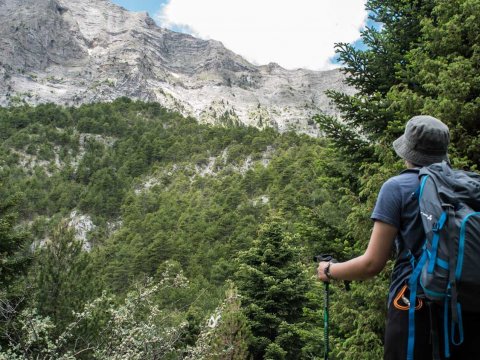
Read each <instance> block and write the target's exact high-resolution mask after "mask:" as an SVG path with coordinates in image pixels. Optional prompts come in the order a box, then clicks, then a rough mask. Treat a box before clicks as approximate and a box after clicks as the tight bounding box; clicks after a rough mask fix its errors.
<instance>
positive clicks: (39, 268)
mask: <svg viewBox="0 0 480 360" xmlns="http://www.w3.org/2000/svg"><path fill="white" fill-rule="evenodd" d="M367 9H368V10H369V13H370V17H371V19H372V21H374V22H376V23H377V24H380V25H381V26H375V27H367V28H366V29H365V30H364V31H363V32H362V41H363V42H364V44H365V45H366V46H365V49H364V50H359V49H357V48H355V47H353V46H352V45H350V44H337V56H338V58H339V61H340V62H341V63H342V64H343V67H342V68H341V70H342V71H343V72H344V73H345V74H346V81H347V82H348V84H350V85H351V86H354V87H355V88H356V90H357V92H356V93H355V95H352V96H347V95H345V94H342V93H338V92H335V91H330V92H329V93H328V95H329V97H330V98H331V101H332V103H333V104H335V106H336V107H337V108H338V110H339V112H340V118H335V117H331V116H327V115H324V114H318V115H317V116H316V117H315V118H314V120H315V121H316V123H317V124H318V126H319V127H320V128H321V129H322V133H323V134H324V136H322V137H320V138H318V139H317V138H312V137H308V136H306V135H299V134H295V133H293V132H285V133H282V134H280V133H277V132H276V131H274V130H273V129H265V130H258V129H255V128H251V127H242V126H224V127H220V126H209V125H203V124H199V123H198V122H197V121H196V120H195V119H193V118H186V117H183V116H181V115H180V114H178V113H175V112H170V111H168V110H166V109H164V108H162V107H161V106H160V105H159V104H156V103H146V102H140V101H135V100H131V99H128V98H120V99H117V100H115V101H113V102H111V103H93V104H85V105H81V106H79V107H66V106H61V105H54V104H42V105H38V106H35V107H33V106H29V105H27V104H17V105H16V106H12V107H8V108H0V138H1V143H0V259H1V261H0V311H1V312H0V315H1V316H0V359H315V358H317V359H319V358H323V352H324V342H323V331H324V329H323V315H322V311H323V308H322V306H323V286H322V284H321V283H319V282H318V281H316V279H315V263H314V262H313V256H314V255H316V254H319V253H332V254H335V256H336V257H337V258H338V259H339V260H346V259H349V258H352V257H354V256H356V255H360V254H362V253H363V251H364V250H365V248H366V245H367V243H368V240H369V237H370V231H371V227H372V223H371V220H370V213H371V211H372V209H373V206H374V204H375V199H376V196H377V193H378V190H379V189H380V186H381V185H382V183H383V182H384V181H385V180H386V179H388V178H389V177H390V176H392V175H395V174H397V173H399V172H400V171H401V170H402V168H403V163H402V161H400V159H398V158H397V157H396V155H395V154H394V152H393V149H392V146H391V143H392V141H393V140H394V139H396V138H397V137H398V136H399V135H401V134H402V133H403V129H404V125H405V123H406V122H407V120H408V119H409V118H411V117H412V116H414V115H418V114H429V115H432V116H435V117H437V118H439V119H441V120H442V121H444V122H445V123H446V124H447V125H448V126H449V127H450V131H451V145H450V151H449V157H450V160H451V162H452V165H453V166H454V167H456V168H466V169H467V168H468V169H470V170H472V171H478V166H479V165H480V155H479V154H480V153H479V152H478V148H479V145H480V136H479V133H480V123H479V118H480V71H479V70H480V69H479V68H480V1H479V0H453V1H451V0H450V1H446V0H423V1H419V0H415V1H414V0H405V1H394V0H387V1H379V0H368V1H367ZM393 255H394V254H392V261H390V262H389V263H388V265H387V267H386V269H385V270H384V271H383V272H382V273H381V274H380V275H379V276H377V277H376V278H374V279H372V280H368V281H363V282H354V283H352V284H351V290H350V291H345V288H344V285H343V284H342V283H340V282H337V283H332V285H331V291H332V295H331V296H332V297H331V314H330V315H331V318H330V346H331V349H330V350H331V353H330V358H332V359H374V360H375V359H381V358H382V356H383V332H384V322H385V312H386V296H387V292H388V284H389V277H390V271H391V268H392V264H393V259H394V257H393Z"/></svg>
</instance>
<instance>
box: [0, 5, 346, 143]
mask: <svg viewBox="0 0 480 360" xmlns="http://www.w3.org/2000/svg"><path fill="white" fill-rule="evenodd" d="M0 35H1V36H0V50H1V51H0V105H3V106H6V105H9V104H15V103H18V102H23V101H25V102H28V103H31V104H37V103H42V102H54V103H59V104H67V105H79V104H82V103H86V102H93V101H111V100H113V99H115V98H118V97H121V96H127V97H130V98H133V99H141V100H148V101H156V102H159V103H161V104H162V105H163V106H165V107H167V108H169V109H173V110H177V111H180V112H181V113H182V114H184V115H192V116H194V117H196V118H197V119H199V121H201V122H205V123H214V124H246V125H252V126H256V127H259V128H263V127H266V126H271V127H275V128H277V129H278V130H280V131H285V130H288V129H293V130H296V131H298V132H304V133H308V134H311V135H317V134H318V130H317V129H316V127H315V124H313V123H312V122H311V120H310V119H311V116H312V115H314V114H317V113H319V112H326V113H335V109H334V108H333V107H332V106H331V105H330V104H329V100H328V98H327V97H326V96H325V94H324V92H325V90H327V89H336V90H339V91H342V92H347V93H351V92H352V89H351V88H349V87H348V86H346V85H345V84H344V83H343V75H342V74H341V73H340V72H339V71H337V70H331V71H325V72H319V71H310V70H304V69H299V70H293V71H292V70H285V69H283V68H281V67H280V66H278V65H277V64H273V63H272V64H268V65H264V66H255V65H253V64H251V63H249V62H248V61H246V60H245V59H243V58H242V57H241V56H239V55H237V54H235V53H233V52H232V51H230V50H228V49H226V48H225V47H224V46H223V45H222V44H221V43H220V42H218V41H214V40H201V39H197V38H195V37H192V36H190V35H187V34H182V33H176V32H173V31H170V30H167V29H163V28H160V27H158V26H157V25H156V24H155V22H154V21H153V20H152V19H151V18H150V17H149V16H148V14H147V13H133V12H129V11H127V10H125V9H123V8H122V7H120V6H117V5H114V4H113V3H111V2H110V1H108V0H75V1H67V0H0ZM285 46H288V44H286V45H285Z"/></svg>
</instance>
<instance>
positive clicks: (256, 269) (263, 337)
mask: <svg viewBox="0 0 480 360" xmlns="http://www.w3.org/2000/svg"><path fill="white" fill-rule="evenodd" d="M293 240H294V238H293V237H292V235H290V234H288V233H287V232H286V231H285V223H284V222H283V221H282V220H281V219H280V218H278V217H272V218H271V219H270V220H269V221H268V222H267V223H266V224H265V225H264V226H263V227H262V228H261V230H260V233H259V237H258V239H257V240H256V241H255V242H254V244H253V246H252V247H251V248H250V249H249V250H248V251H245V252H243V253H242V254H241V256H240V260H239V261H240V268H239V271H238V274H237V275H238V276H237V278H238V280H237V285H238V288H239V292H240V294H241V296H242V306H243V308H244V311H245V314H246V315H247V317H248V319H249V323H250V328H251V330H252V334H253V340H252V342H251V346H250V352H251V354H252V355H253V357H254V358H255V359H262V358H264V357H265V358H286V359H298V358H300V356H301V349H302V346H303V345H304V343H303V340H302V338H301V336H300V335H299V333H300V329H301V328H302V327H303V326H304V323H303V322H304V320H305V319H304V315H303V309H304V308H305V307H307V306H308V305H309V301H308V297H307V292H308V291H309V290H310V289H311V283H310V280H309V278H308V275H307V272H306V269H305V266H304V265H303V264H302V263H301V262H300V261H299V254H300V251H299V249H298V248H296V247H295V246H294V245H293Z"/></svg>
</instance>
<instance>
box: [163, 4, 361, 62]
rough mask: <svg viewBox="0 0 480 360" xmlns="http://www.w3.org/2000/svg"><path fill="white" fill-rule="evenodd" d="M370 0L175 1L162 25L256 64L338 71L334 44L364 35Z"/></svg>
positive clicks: (165, 14) (350, 40) (166, 12)
mask: <svg viewBox="0 0 480 360" xmlns="http://www.w3.org/2000/svg"><path fill="white" fill-rule="evenodd" d="M365 2H366V0H294V1H286V0H202V1H199V0H169V1H168V2H167V3H166V4H165V5H164V6H163V7H162V8H161V10H160V11H159V13H158V14H157V20H158V22H159V24H160V26H163V27H166V28H170V29H177V30H178V29H182V30H183V31H185V32H189V33H191V34H192V35H195V36H197V37H200V38H203V39H215V40H219V41H221V42H222V43H223V44H224V45H225V46H226V47H227V48H229V49H230V50H232V51H234V52H236V53H238V54H240V55H242V56H243V57H245V58H246V59H247V60H249V61H252V62H254V63H256V64H267V63H269V62H277V63H279V64H280V65H281V66H283V67H285V68H287V69H294V68H299V67H305V68H309V69H315V70H319V69H322V70H324V69H329V68H332V67H334V65H333V64H332V63H331V61H330V60H331V58H332V57H333V56H334V54H335V52H334V44H335V43H337V42H348V43H350V42H354V41H355V40H357V39H358V38H359V37H360V29H361V28H362V27H363V26H364V24H365V21H366V18H367V12H366V11H365V9H364V5H365Z"/></svg>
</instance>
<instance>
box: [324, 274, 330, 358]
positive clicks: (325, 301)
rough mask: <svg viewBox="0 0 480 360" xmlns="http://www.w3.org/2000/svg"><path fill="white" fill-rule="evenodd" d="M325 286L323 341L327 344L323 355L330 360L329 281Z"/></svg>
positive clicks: (325, 282)
mask: <svg viewBox="0 0 480 360" xmlns="http://www.w3.org/2000/svg"><path fill="white" fill-rule="evenodd" d="M323 284H324V286H325V291H324V300H323V302H324V306H323V341H324V343H325V353H324V355H323V358H324V360H328V353H329V352H330V342H329V340H328V335H329V333H328V323H329V318H328V317H329V314H328V307H329V305H330V283H329V282H328V281H324V282H323Z"/></svg>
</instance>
